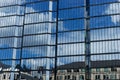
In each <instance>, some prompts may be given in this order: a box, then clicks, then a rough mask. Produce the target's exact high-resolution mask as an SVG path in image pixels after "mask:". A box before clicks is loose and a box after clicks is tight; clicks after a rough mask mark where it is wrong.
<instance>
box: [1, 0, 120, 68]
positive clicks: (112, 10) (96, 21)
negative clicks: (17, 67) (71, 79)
mask: <svg viewBox="0 0 120 80" xmlns="http://www.w3.org/2000/svg"><path fill="white" fill-rule="evenodd" d="M28 1H33V0H28ZM36 1H37V0H36ZM105 1H106V2H109V1H111V2H112V1H118V2H120V0H97V1H94V0H90V4H91V5H92V4H96V3H97V4H99V3H104V2H105ZM16 3H18V4H20V3H22V2H21V1H20V2H17V1H16V0H0V6H6V5H11V4H16ZM83 3H84V2H83V1H81V0H76V2H75V1H74V0H70V1H69V0H66V1H65V2H64V0H61V1H60V6H59V8H60V9H62V8H67V7H75V6H76V5H77V6H83V5H84V4H83ZM45 4H46V5H45ZM53 4H54V5H55V3H53ZM66 4H67V5H66ZM26 6H27V7H26V13H29V12H38V11H44V10H48V6H49V3H48V2H43V3H37V5H34V4H33V5H26ZM119 7H120V4H119V3H112V4H108V5H103V6H98V7H94V6H92V7H90V10H91V12H90V16H91V17H92V16H98V15H105V14H116V13H119V12H120V9H119ZM13 8H14V9H13ZM53 10H55V6H54V8H53ZM83 11H84V9H83V8H77V9H68V10H60V11H59V20H60V21H59V25H58V30H59V32H61V31H69V30H81V29H84V20H83V19H77V20H67V21H64V20H65V19H70V18H82V17H84V12H83ZM13 14H20V15H22V14H23V7H19V6H14V7H11V8H8V7H6V8H0V16H6V15H13ZM55 16H56V14H55V13H53V14H52V21H53V22H55V21H56V19H55ZM44 21H49V13H48V12H44V13H36V14H26V16H25V24H26V25H25V31H24V34H25V35H28V34H36V33H46V32H48V30H49V27H48V26H49V24H48V23H46V24H44V23H41V24H34V25H28V24H29V23H34V22H35V23H36V22H44ZM119 23H120V16H119V15H114V16H106V17H95V18H91V19H90V27H91V28H100V27H110V26H119ZM15 24H17V25H22V24H23V17H19V16H11V17H1V18H0V26H8V25H15ZM73 26H74V27H73ZM55 27H56V25H55V23H53V24H52V27H51V32H52V33H54V32H56V28H55ZM0 32H1V34H0V37H3V36H13V35H15V32H16V26H13V27H10V28H8V27H7V28H0ZM119 32H120V28H108V29H99V30H91V40H92V41H94V40H106V39H120V33H119ZM21 34H22V28H21V27H18V35H17V36H21ZM84 35H85V32H84V31H76V32H65V33H59V34H58V43H59V44H61V43H68V42H81V41H84ZM48 36H49V35H46V34H44V35H38V36H32V37H31V36H27V37H24V39H23V40H24V42H23V43H24V45H23V46H30V45H38V44H39V45H41V44H46V43H47V42H48V41H47V40H48ZM14 39H15V38H11V39H10V38H9V39H8V38H4V39H0V48H6V47H14ZM17 43H18V44H17V47H20V43H21V40H20V39H18V40H17ZM50 44H53V45H54V44H55V34H52V35H51V42H50ZM84 47H85V46H84V43H78V44H68V45H59V46H58V55H59V56H62V55H80V54H84ZM119 47H120V41H119V40H118V41H104V42H93V43H91V53H97V54H98V53H110V52H120V48H119ZM22 52H23V55H22V57H23V58H28V57H33V56H34V57H37V56H41V57H42V56H46V55H47V47H43V46H40V47H30V48H24V49H23V51H22ZM12 53H13V50H12V49H8V50H0V54H1V56H0V58H2V59H3V58H4V59H6V58H12ZM8 54H9V55H8ZM54 55H55V47H54V46H53V47H52V46H51V47H50V56H51V57H54ZM16 57H17V59H19V58H20V50H17V56H16ZM91 59H92V60H111V59H120V55H119V54H114V55H101V56H100V55H99V56H98V55H96V56H92V57H91ZM46 60H47V59H29V60H22V64H26V65H27V66H33V68H34V69H35V68H36V67H37V66H36V65H38V66H45V65H46ZM76 61H84V57H83V56H81V57H80V56H78V57H64V58H58V63H57V64H58V65H63V64H67V63H71V62H76ZM39 62H41V63H39ZM16 64H17V63H16ZM50 64H51V66H52V67H53V64H54V59H50Z"/></svg>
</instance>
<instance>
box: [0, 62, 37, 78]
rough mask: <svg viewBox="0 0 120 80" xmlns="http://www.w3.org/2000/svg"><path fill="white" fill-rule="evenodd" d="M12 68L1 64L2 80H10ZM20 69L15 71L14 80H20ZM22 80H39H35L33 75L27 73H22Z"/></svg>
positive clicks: (0, 76) (0, 73) (0, 74)
mask: <svg viewBox="0 0 120 80" xmlns="http://www.w3.org/2000/svg"><path fill="white" fill-rule="evenodd" d="M10 71H11V66H9V65H5V64H3V63H1V62H0V80H10V75H11V73H10ZM18 71H19V69H15V72H14V80H19V73H18ZM20 80H38V78H34V77H33V76H32V75H31V74H29V73H27V72H21V79H20Z"/></svg>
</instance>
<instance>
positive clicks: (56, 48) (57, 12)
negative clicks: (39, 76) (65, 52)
mask: <svg viewBox="0 0 120 80" xmlns="http://www.w3.org/2000/svg"><path fill="white" fill-rule="evenodd" d="M56 3H57V8H56V9H57V11H56V41H55V69H54V80H57V58H58V57H57V52H58V16H59V0H57V1H56Z"/></svg>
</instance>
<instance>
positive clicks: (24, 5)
mask: <svg viewBox="0 0 120 80" xmlns="http://www.w3.org/2000/svg"><path fill="white" fill-rule="evenodd" d="M24 1H25V0H24ZM22 6H23V7H24V8H23V9H24V14H23V27H22V37H21V52H20V66H21V64H22V50H23V37H24V26H25V11H26V3H25V2H24V4H23V5H22ZM19 80H21V70H19Z"/></svg>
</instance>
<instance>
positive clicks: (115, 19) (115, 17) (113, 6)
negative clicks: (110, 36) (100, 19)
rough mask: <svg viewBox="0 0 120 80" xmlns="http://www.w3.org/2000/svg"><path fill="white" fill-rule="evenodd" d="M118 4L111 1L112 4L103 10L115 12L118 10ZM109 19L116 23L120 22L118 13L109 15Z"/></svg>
mask: <svg viewBox="0 0 120 80" xmlns="http://www.w3.org/2000/svg"><path fill="white" fill-rule="evenodd" d="M118 2H120V0H118ZM119 8H120V4H119V3H113V4H110V5H109V6H108V8H107V10H106V11H105V13H107V14H117V13H119V12H120V9H119ZM111 21H112V22H113V23H114V24H117V23H119V22H120V15H113V16H111Z"/></svg>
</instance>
